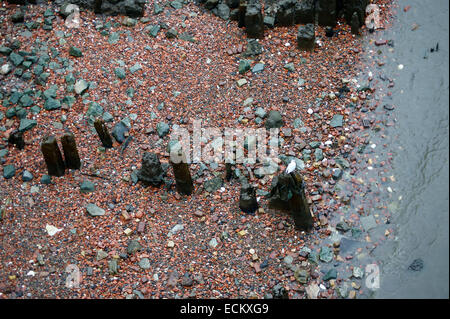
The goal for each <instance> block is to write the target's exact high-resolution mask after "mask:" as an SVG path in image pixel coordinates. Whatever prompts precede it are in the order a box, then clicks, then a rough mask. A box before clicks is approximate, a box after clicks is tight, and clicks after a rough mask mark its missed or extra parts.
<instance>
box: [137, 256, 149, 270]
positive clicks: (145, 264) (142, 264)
mask: <svg viewBox="0 0 450 319" xmlns="http://www.w3.org/2000/svg"><path fill="white" fill-rule="evenodd" d="M139 267H141V268H142V269H150V260H149V259H148V258H142V259H141V260H140V261H139Z"/></svg>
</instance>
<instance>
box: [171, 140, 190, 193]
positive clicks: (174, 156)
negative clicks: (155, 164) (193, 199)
mask: <svg viewBox="0 0 450 319" xmlns="http://www.w3.org/2000/svg"><path fill="white" fill-rule="evenodd" d="M169 161H170V165H171V166H172V168H173V174H174V176H175V182H176V187H177V191H178V193H180V194H183V195H191V194H192V191H193V190H194V183H193V182H192V177H191V172H190V171H189V165H188V163H187V160H186V155H185V154H184V152H183V149H182V148H181V147H172V149H171V150H170V160H169Z"/></svg>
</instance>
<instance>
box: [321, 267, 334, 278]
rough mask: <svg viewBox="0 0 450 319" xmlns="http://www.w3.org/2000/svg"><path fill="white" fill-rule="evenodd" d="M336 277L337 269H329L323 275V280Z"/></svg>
mask: <svg viewBox="0 0 450 319" xmlns="http://www.w3.org/2000/svg"><path fill="white" fill-rule="evenodd" d="M336 278H337V270H336V269H334V268H333V269H330V270H329V271H328V272H327V273H326V274H325V276H323V280H324V281H328V280H331V279H336Z"/></svg>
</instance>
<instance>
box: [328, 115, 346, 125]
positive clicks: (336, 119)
mask: <svg viewBox="0 0 450 319" xmlns="http://www.w3.org/2000/svg"><path fill="white" fill-rule="evenodd" d="M343 120H344V116H343V115H340V114H336V115H335V116H333V119H332V120H331V121H330V126H331V127H342V124H343Z"/></svg>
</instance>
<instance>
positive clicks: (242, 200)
mask: <svg viewBox="0 0 450 319" xmlns="http://www.w3.org/2000/svg"><path fill="white" fill-rule="evenodd" d="M239 208H240V209H241V210H242V211H243V212H244V213H246V214H254V213H255V212H256V210H257V209H258V201H257V200H256V191H255V188H254V187H253V186H252V185H250V184H249V183H248V182H247V181H245V180H243V182H242V184H241V194H240V197H239Z"/></svg>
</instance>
